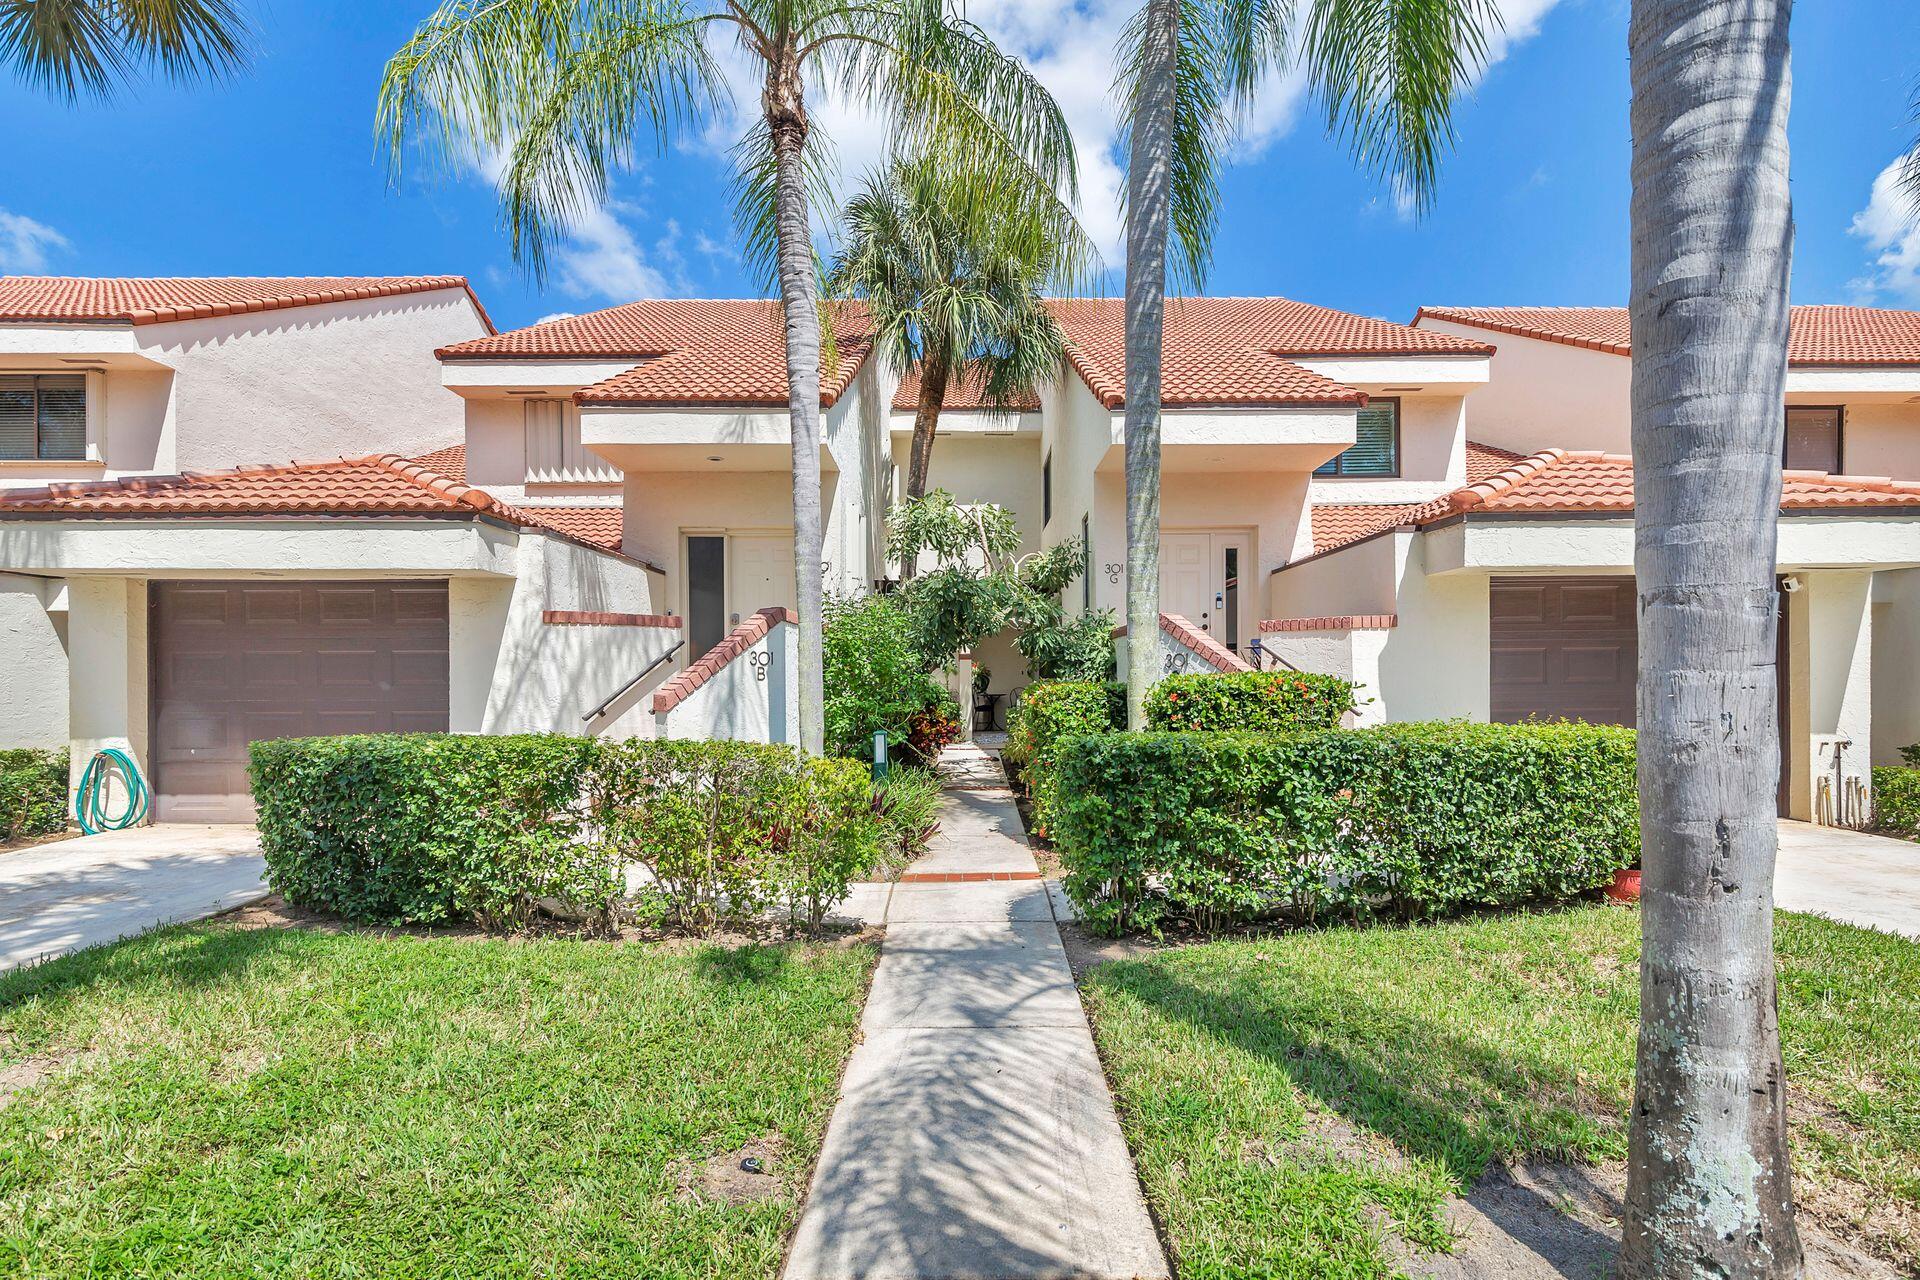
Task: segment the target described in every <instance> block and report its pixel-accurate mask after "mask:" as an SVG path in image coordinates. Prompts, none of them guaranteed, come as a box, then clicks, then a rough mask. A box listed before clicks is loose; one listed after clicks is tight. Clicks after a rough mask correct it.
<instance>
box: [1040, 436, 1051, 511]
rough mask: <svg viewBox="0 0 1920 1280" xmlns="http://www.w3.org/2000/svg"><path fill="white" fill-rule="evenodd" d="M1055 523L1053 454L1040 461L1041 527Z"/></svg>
mask: <svg viewBox="0 0 1920 1280" xmlns="http://www.w3.org/2000/svg"><path fill="white" fill-rule="evenodd" d="M1052 523H1053V454H1052V453H1048V454H1047V456H1046V457H1045V458H1043V459H1041V461H1040V527H1041V528H1042V529H1044V528H1046V527H1047V526H1048V525H1050V524H1052Z"/></svg>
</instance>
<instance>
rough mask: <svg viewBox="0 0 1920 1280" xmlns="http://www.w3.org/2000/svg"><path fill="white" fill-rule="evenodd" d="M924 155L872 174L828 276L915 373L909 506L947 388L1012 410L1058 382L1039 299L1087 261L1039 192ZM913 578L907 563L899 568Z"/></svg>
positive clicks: (1064, 220) (1047, 319)
mask: <svg viewBox="0 0 1920 1280" xmlns="http://www.w3.org/2000/svg"><path fill="white" fill-rule="evenodd" d="M970 185H971V184H968V183H965V182H959V181H956V180H955V178H954V176H953V174H952V171H951V170H950V169H949V168H948V167H947V166H946V165H943V164H941V163H940V162H939V161H938V160H937V159H935V158H934V157H932V156H920V157H916V158H914V159H910V160H903V161H900V162H897V163H895V164H894V165H892V166H890V167H889V168H888V169H886V170H885V171H883V172H881V173H879V174H876V175H874V176H872V177H870V178H869V179H868V180H867V182H866V184H865V186H864V189H863V190H861V191H860V193H859V194H858V195H856V196H855V197H854V198H853V199H852V200H851V201H849V202H848V204H847V208H846V212H845V214H844V219H845V222H846V227H847V241H846V245H845V247H844V248H843V249H842V251H841V253H840V254H839V256H838V257H837V258H836V259H835V261H834V265H833V271H832V274H831V276H830V279H829V283H830V287H831V289H832V290H833V292H835V293H837V294H841V295H844V296H848V297H854V298H859V299H861V300H863V301H864V302H865V303H866V306H867V311H868V314H869V315H870V316H871V318H872V321H873V326H874V332H875V336H876V339H877V340H878V341H879V343H880V345H881V349H882V350H883V351H884V352H885V353H886V354H887V355H888V357H889V358H890V359H891V360H892V362H893V365H894V367H895V368H897V369H899V370H900V371H902V372H906V373H917V374H918V375H919V378H920V387H919V399H918V401H917V403H916V404H915V406H914V417H913V448H912V452H911V455H910V459H909V462H908V467H907V494H906V496H907V497H908V498H920V497H923V496H925V494H926V492H927V473H928V469H929V468H930V466H931V465H932V461H933V441H934V434H935V432H936V431H937V430H938V429H939V423H940V407H941V405H942V404H943V403H944V401H945V399H946V394H947V388H948V386H949V385H950V384H951V383H952V382H953V381H955V380H956V379H959V380H964V381H972V382H975V383H977V384H978V385H979V387H980V390H981V398H982V399H983V400H984V401H985V403H986V404H987V405H988V406H989V407H990V408H991V409H994V410H997V411H1002V412H1006V411H1011V410H1012V409H1013V408H1014V407H1015V406H1016V405H1018V404H1019V403H1020V401H1021V400H1022V399H1024V398H1025V397H1027V396H1029V395H1031V394H1032V392H1033V388H1034V386H1035V385H1036V384H1037V383H1038V382H1040V381H1042V380H1043V379H1045V378H1048V377H1051V376H1053V375H1055V374H1056V373H1058V371H1059V368H1060V361H1061V360H1062V359H1063V358H1064V357H1065V354H1066V338H1065V335H1064V334H1063V333H1062V332H1061V330H1060V326H1059V324H1058V323H1057V322H1056V321H1055V320H1054V318H1053V314H1052V313H1051V312H1050V311H1048V310H1047V306H1046V303H1045V301H1044V299H1043V298H1042V297H1041V291H1042V290H1043V289H1044V288H1046V287H1047V286H1049V285H1062V284H1065V285H1068V286H1069V287H1070V286H1071V285H1072V284H1073V283H1074V282H1076V281H1077V280H1078V279H1079V278H1080V277H1081V276H1082V275H1084V274H1085V273H1086V272H1087V271H1088V270H1089V269H1090V268H1091V264H1092V261H1093V258H1094V253H1093V249H1092V246H1091V245H1090V244H1089V243H1088V242H1087V240H1086V237H1085V235H1084V234H1083V233H1082V232H1081V230H1080V228H1079V225H1078V223H1077V222H1076V221H1075V220H1074V218H1073V216H1072V214H1071V212H1070V211H1068V210H1067V209H1065V208H1064V207H1063V206H1062V205H1061V204H1060V203H1059V201H1058V199H1057V198H1056V197H1055V195H1054V193H1053V192H1052V191H1051V190H1048V189H1041V190H1037V191H1036V190H1023V189H1019V188H1016V187H1013V186H1011V185H1009V184H996V185H993V186H988V187H976V188H974V189H971V190H970V189H969V186H970ZM903 572H904V573H905V574H906V576H909V577H911V576H912V572H913V566H912V564H910V563H909V564H906V565H904V566H903Z"/></svg>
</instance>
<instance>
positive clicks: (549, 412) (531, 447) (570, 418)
mask: <svg viewBox="0 0 1920 1280" xmlns="http://www.w3.org/2000/svg"><path fill="white" fill-rule="evenodd" d="M526 404H527V479H528V480H529V481H531V482H532V483H535V484H600V483H605V482H607V481H611V480H618V479H619V478H620V472H619V470H618V469H616V468H615V467H614V466H613V464H612V463H610V462H608V461H607V460H606V459H605V458H602V457H601V456H600V455H599V454H597V453H593V452H591V451H590V450H588V449H587V448H586V447H584V446H583V445H582V444H581V443H580V415H579V414H578V413H576V412H575V411H574V408H573V405H572V404H571V403H569V402H568V401H565V400H529V401H527V402H526Z"/></svg>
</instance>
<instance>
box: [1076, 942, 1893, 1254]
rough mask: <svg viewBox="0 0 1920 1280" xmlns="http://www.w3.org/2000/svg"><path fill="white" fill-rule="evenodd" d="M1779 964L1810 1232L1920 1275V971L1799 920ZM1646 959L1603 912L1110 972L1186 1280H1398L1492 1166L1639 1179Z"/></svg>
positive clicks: (1131, 1101)
mask: <svg viewBox="0 0 1920 1280" xmlns="http://www.w3.org/2000/svg"><path fill="white" fill-rule="evenodd" d="M1778 949H1779V954H1780V982H1781V991H1780V1004H1781V1025H1782V1040H1783V1045H1784V1053H1785V1057H1786V1061H1787V1069H1788V1075H1789V1079H1790V1081H1791V1088H1792V1090H1793V1092H1794V1097H1795V1105H1794V1107H1793V1113H1794V1114H1793V1136H1794V1143H1795V1145H1794V1158H1795V1164H1796V1178H1797V1186H1798V1188H1799V1190H1800V1193H1801V1199H1802V1205H1803V1213H1806V1214H1807V1215H1808V1216H1810V1217H1812V1218H1813V1219H1814V1220H1816V1221H1819V1222H1821V1223H1822V1225H1825V1226H1827V1227H1828V1228H1829V1230H1831V1231H1832V1232H1833V1233H1834V1234H1837V1235H1841V1236H1843V1237H1845V1238H1850V1239H1853V1240H1855V1241H1856V1242H1858V1243H1860V1244H1862V1245H1863V1247H1866V1248H1868V1249H1869V1251H1871V1252H1874V1253H1877V1254H1879V1255H1880V1256H1882V1257H1885V1258H1888V1259H1889V1260H1891V1261H1894V1262H1895V1263H1896V1264H1898V1265H1901V1266H1902V1267H1903V1269H1905V1270H1907V1271H1910V1272H1912V1271H1916V1270H1920V1230H1916V1224H1920V1061H1916V1054H1915V1051H1914V1046H1915V1045H1916V1044H1920V998H1916V995H1915V993H1916V992H1920V945H1916V944H1914V943H1911V942H1907V941H1904V940H1901V939H1897V938H1893V937H1890V936H1887V935H1883V934H1876V933H1871V932H1868V931H1865V930H1860V929H1854V928H1850V927H1848V926H1845V925H1838V924H1833V923H1831V922H1828V921H1824V920H1818V919H1814V918H1811V917H1805V916H1794V915H1788V914H1784V913H1783V914H1782V915H1781V916H1780V922H1779V930H1778ZM1638 952H1639V917H1638V914H1637V913H1635V912H1631V911H1624V910H1620V909H1617V908H1612V909H1610V908H1604V907H1591V908H1580V909H1574V910H1568V911H1563V912H1554V913H1548V914H1537V915H1520V916H1508V917H1502V918H1488V919H1480V920H1472V921H1463V922H1455V923H1448V924H1441V925H1433V926H1424V927H1415V928H1405V929H1384V928H1382V929H1352V930H1333V931H1328V932H1322V933H1310V934H1297V935H1291V936H1281V937H1271V938H1263V939H1253V940H1234V941H1225V942H1216V943H1209V944H1205V945H1199V946H1193V947H1187V948H1184V949H1179V950H1170V951H1166V952H1160V953H1156V954H1153V955H1151V956H1149V957H1147V958H1144V959H1139V960H1128V961H1121V962H1115V963H1112V964H1108V965H1103V966H1101V967H1099V968H1096V969H1094V970H1093V971H1091V972H1090V973H1089V974H1088V975H1087V977H1086V979H1085V980H1084V981H1085V990H1086V995H1087V1002H1088V1005H1089V1007H1090V1010H1091V1012H1092V1014H1093V1021H1094V1032H1095V1036H1096V1038H1097V1040H1098V1041H1099V1044H1100V1050H1101V1054H1102V1057H1103V1058H1104V1060H1105V1062H1106V1064H1107V1068H1108V1072H1109V1074H1110V1076H1111V1077H1112V1079H1113V1082H1114V1086H1115V1096H1116V1098H1117V1100H1118V1102H1119V1106H1120V1111H1121V1117H1122V1121H1123V1124H1124V1125H1125V1128H1126V1130H1127V1136H1128V1140H1129V1142H1130V1143H1131V1145H1132V1147H1133V1152H1134V1157H1135V1160H1136V1161H1137V1162H1138V1165H1139V1168H1140V1174H1141V1177H1142V1180H1143V1181H1144V1183H1145V1185H1146V1189H1147V1193H1148V1196H1149V1198H1150V1199H1151V1200H1152V1201H1153V1203H1154V1206H1155V1208H1156V1210H1157V1211H1158V1212H1159V1213H1160V1215H1161V1217H1162V1221H1163V1222H1164V1224H1165V1226H1166V1229H1167V1233H1168V1236H1169V1238H1170V1239H1171V1241H1172V1243H1173V1246H1174V1248H1175V1251H1176V1253H1177V1255H1178V1259H1179V1268H1180V1274H1181V1275H1182V1277H1183V1278H1184V1280H1208V1278H1213V1277H1229V1276H1231V1277H1242V1276H1302V1277H1306V1276H1316V1277H1317V1276H1384V1275H1388V1274H1391V1271H1392V1263H1391V1260H1390V1259H1391V1256H1392V1255H1391V1249H1390V1245H1389V1241H1388V1240H1387V1238H1386V1237H1387V1236H1388V1235H1389V1234H1392V1235H1397V1236H1398V1237H1400V1239H1401V1240H1403V1241H1405V1242H1407V1243H1409V1244H1412V1245H1416V1246H1419V1247H1421V1248H1425V1249H1429V1250H1432V1249H1444V1248H1446V1247H1448V1246H1449V1244H1450V1243H1451V1239H1450V1233H1449V1229H1448V1228H1447V1227H1446V1225H1445V1224H1444V1219H1443V1216H1442V1209H1443V1207H1444V1206H1445V1203H1446V1200H1447V1198H1448V1196H1449V1195H1451V1194H1454V1193H1456V1192H1457V1191H1459V1190H1461V1189H1462V1188H1464V1187H1465V1186H1467V1185H1468V1184H1469V1183H1471V1182H1472V1181H1473V1180H1474V1179H1475V1178H1477V1177H1478V1176H1479V1175H1480V1174H1481V1173H1482V1172H1484V1171H1485V1169H1486V1167H1487V1165H1488V1163H1489V1161H1491V1160H1494V1159H1503V1160H1505V1159H1519V1158H1528V1157H1543V1158H1557V1159H1566V1160H1572V1161H1578V1162H1602V1161H1611V1160H1617V1159H1621V1158H1624V1156H1625V1154H1626V1115H1627V1109H1628V1104H1629V1101H1630V1098H1631V1091H1632V1075H1633V1048H1634V1032H1635V1019H1636V1018H1637V1011H1638V975H1637V969H1636V966H1637V963H1638ZM1386 1226H1390V1227H1391V1232H1390V1233H1389V1232H1388V1231H1387V1230H1386V1229H1384V1228H1385V1227H1386Z"/></svg>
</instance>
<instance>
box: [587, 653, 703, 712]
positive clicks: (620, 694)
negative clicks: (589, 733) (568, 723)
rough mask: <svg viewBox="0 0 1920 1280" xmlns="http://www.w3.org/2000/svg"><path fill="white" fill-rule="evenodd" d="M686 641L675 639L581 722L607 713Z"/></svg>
mask: <svg viewBox="0 0 1920 1280" xmlns="http://www.w3.org/2000/svg"><path fill="white" fill-rule="evenodd" d="M686 643H687V642H686V640H685V639H680V640H675V641H674V642H673V647H672V648H670V649H668V650H667V651H666V652H665V653H663V654H661V655H660V656H659V657H657V658H655V659H654V660H653V661H652V662H649V663H648V664H647V665H646V667H645V668H644V669H643V670H642V671H641V672H640V674H639V675H637V676H635V677H634V678H633V679H631V680H629V681H627V682H626V683H625V684H623V685H621V686H620V688H619V689H618V690H617V691H615V693H614V695H613V696H612V697H611V698H608V699H607V700H606V701H605V702H603V703H601V704H600V705H599V706H597V707H595V708H594V709H593V710H591V711H589V712H587V714H585V715H583V716H581V717H580V723H582V724H591V723H593V722H594V721H595V720H598V719H599V718H600V717H601V716H603V715H605V714H607V708H608V707H610V706H612V705H613V704H614V703H616V702H618V701H620V699H622V698H624V697H626V696H627V693H628V691H629V690H631V689H632V688H633V687H634V686H635V685H637V684H639V683H640V682H641V681H642V680H645V679H646V678H647V677H648V676H650V675H652V674H653V673H654V672H655V671H658V670H659V669H660V664H661V663H663V662H665V661H666V660H667V659H668V658H671V657H672V656H673V655H674V654H676V653H678V652H680V650H681V649H682V648H683V647H684V646H685V645H686Z"/></svg>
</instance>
